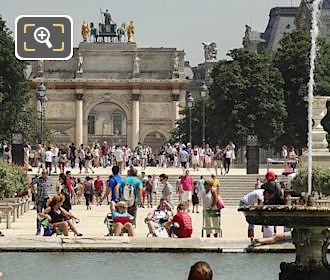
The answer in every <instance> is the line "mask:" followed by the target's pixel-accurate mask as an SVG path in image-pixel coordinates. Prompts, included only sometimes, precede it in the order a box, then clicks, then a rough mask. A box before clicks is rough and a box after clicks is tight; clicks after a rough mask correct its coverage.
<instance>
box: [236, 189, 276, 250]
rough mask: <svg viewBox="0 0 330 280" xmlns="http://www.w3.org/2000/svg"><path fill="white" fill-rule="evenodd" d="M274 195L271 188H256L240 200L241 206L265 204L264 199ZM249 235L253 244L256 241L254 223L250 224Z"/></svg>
mask: <svg viewBox="0 0 330 280" xmlns="http://www.w3.org/2000/svg"><path fill="white" fill-rule="evenodd" d="M273 196H274V193H271V191H270V190H269V189H256V190H254V191H252V192H249V193H248V194H246V195H244V196H243V197H242V198H241V200H240V202H239V207H248V206H253V205H256V204H257V205H263V202H264V199H266V200H269V199H271V198H272V197H273ZM248 237H249V238H250V240H251V244H253V243H254V225H252V224H249V227H248Z"/></svg>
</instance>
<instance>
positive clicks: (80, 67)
mask: <svg viewBox="0 0 330 280" xmlns="http://www.w3.org/2000/svg"><path fill="white" fill-rule="evenodd" d="M83 64H84V58H83V56H82V55H81V53H80V52H79V54H78V67H77V73H79V74H81V73H83Z"/></svg>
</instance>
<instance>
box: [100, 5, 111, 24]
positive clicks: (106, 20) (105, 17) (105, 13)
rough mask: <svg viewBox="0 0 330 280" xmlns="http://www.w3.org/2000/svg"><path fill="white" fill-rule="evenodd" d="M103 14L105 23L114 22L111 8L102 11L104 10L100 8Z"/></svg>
mask: <svg viewBox="0 0 330 280" xmlns="http://www.w3.org/2000/svg"><path fill="white" fill-rule="evenodd" d="M100 12H101V14H103V15H104V24H105V25H110V24H111V22H112V18H111V14H110V13H109V10H108V9H106V10H105V12H102V10H101V9H100Z"/></svg>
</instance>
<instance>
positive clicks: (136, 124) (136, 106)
mask: <svg viewBox="0 0 330 280" xmlns="http://www.w3.org/2000/svg"><path fill="white" fill-rule="evenodd" d="M139 139H140V90H139V89H133V91H132V140H131V148H132V149H135V147H136V146H137V144H138V142H139Z"/></svg>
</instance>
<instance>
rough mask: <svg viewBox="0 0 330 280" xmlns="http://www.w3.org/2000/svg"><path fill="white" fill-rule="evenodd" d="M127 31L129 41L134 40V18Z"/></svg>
mask: <svg viewBox="0 0 330 280" xmlns="http://www.w3.org/2000/svg"><path fill="white" fill-rule="evenodd" d="M126 32H127V42H134V39H133V37H134V33H135V30H134V24H133V21H132V20H131V21H130V22H129V24H128V25H127V27H126Z"/></svg>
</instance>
